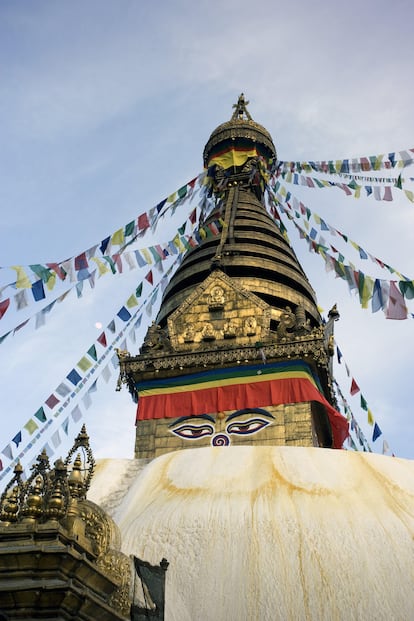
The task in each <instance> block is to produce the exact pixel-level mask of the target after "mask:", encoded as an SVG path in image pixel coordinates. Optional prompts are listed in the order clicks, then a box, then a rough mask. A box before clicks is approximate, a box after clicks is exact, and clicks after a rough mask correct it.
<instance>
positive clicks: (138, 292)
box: [135, 282, 142, 298]
mask: <svg viewBox="0 0 414 621" xmlns="http://www.w3.org/2000/svg"><path fill="white" fill-rule="evenodd" d="M135 295H136V296H137V298H139V297H141V295H142V282H141V283H140V284H139V285H138V287H137V288H136V289H135Z"/></svg>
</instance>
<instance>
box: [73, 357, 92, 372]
mask: <svg viewBox="0 0 414 621" xmlns="http://www.w3.org/2000/svg"><path fill="white" fill-rule="evenodd" d="M76 366H78V367H79V368H80V369H81V371H84V372H85V371H87V370H88V369H90V368H91V366H92V362H91V361H90V360H88V358H86V357H85V356H83V358H81V359H80V360H79V362H78V364H77V365H76Z"/></svg>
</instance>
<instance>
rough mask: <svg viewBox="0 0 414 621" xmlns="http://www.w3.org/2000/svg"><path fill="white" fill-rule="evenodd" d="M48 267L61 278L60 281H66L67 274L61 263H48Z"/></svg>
mask: <svg viewBox="0 0 414 621" xmlns="http://www.w3.org/2000/svg"><path fill="white" fill-rule="evenodd" d="M46 265H47V267H49V268H50V269H51V270H53V271H54V272H55V274H56V275H57V276H58V277H59V278H60V280H65V278H66V272H65V270H64V269H62V268H61V266H60V265H59V263H46Z"/></svg>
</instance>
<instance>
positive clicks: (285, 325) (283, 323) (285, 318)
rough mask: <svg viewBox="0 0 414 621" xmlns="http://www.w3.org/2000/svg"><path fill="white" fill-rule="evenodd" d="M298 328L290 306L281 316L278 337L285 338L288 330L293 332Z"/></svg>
mask: <svg viewBox="0 0 414 621" xmlns="http://www.w3.org/2000/svg"><path fill="white" fill-rule="evenodd" d="M295 326H296V317H295V315H294V313H293V312H292V309H291V308H290V306H286V308H285V310H284V311H282V313H281V315H280V320H279V325H278V326H277V335H278V336H279V337H280V338H285V337H286V336H287V334H288V330H291V329H292V328H294V327H295Z"/></svg>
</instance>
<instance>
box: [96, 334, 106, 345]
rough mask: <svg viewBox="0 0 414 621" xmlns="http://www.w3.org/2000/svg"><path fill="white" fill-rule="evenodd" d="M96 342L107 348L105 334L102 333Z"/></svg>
mask: <svg viewBox="0 0 414 621" xmlns="http://www.w3.org/2000/svg"><path fill="white" fill-rule="evenodd" d="M96 340H97V341H98V343H100V344H101V345H102V347H106V346H107V343H106V336H105V332H102V334H100V335H99V336H98V338H97V339H96Z"/></svg>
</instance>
